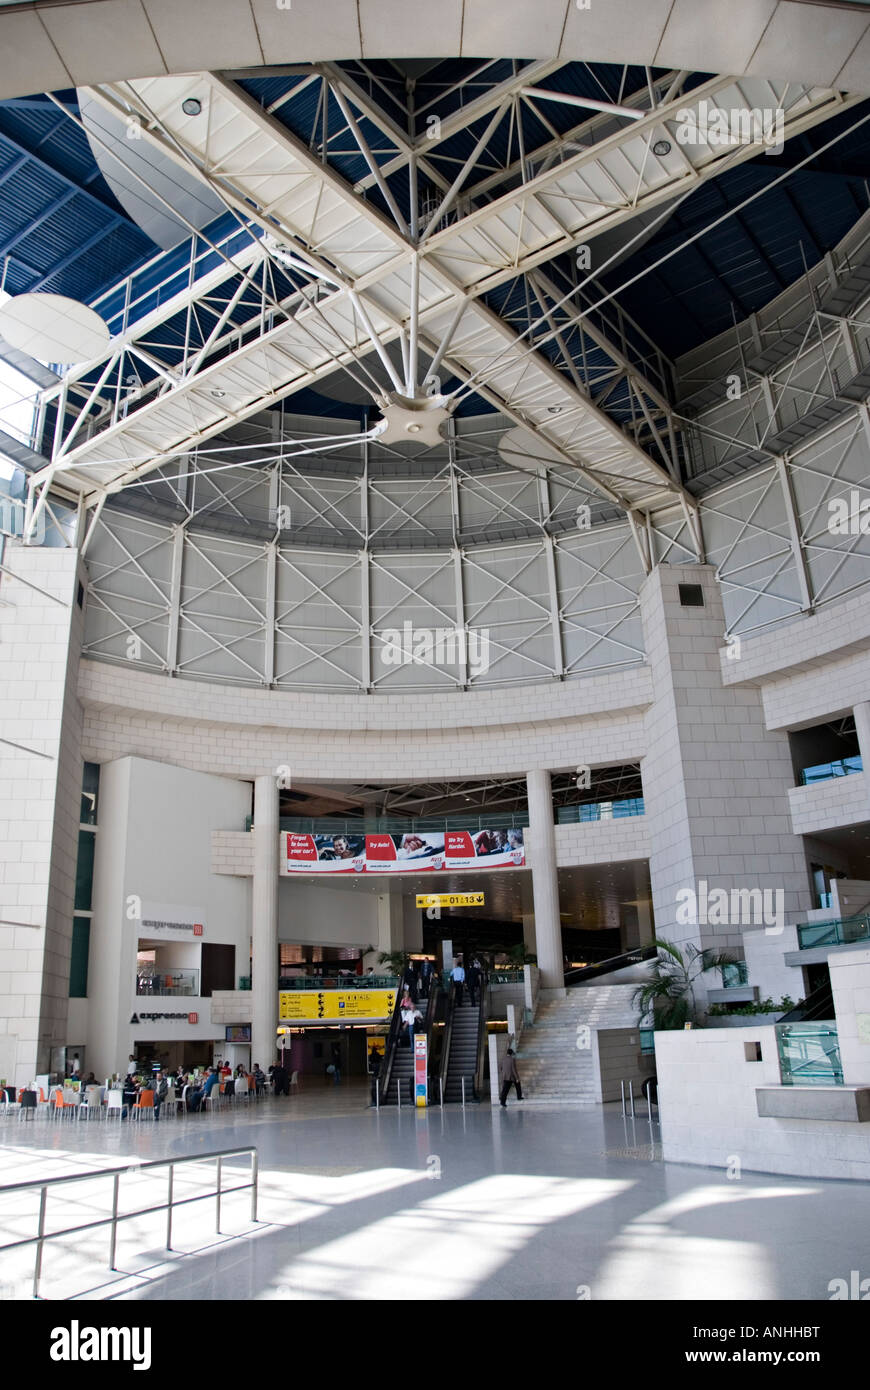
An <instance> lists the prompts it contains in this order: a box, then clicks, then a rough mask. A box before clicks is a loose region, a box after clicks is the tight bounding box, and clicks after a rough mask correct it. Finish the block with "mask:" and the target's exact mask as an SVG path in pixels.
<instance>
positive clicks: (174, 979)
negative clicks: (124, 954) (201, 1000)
mask: <svg viewBox="0 0 870 1390" xmlns="http://www.w3.org/2000/svg"><path fill="white" fill-rule="evenodd" d="M136 993H137V995H140V996H146V997H147V996H151V995H160V994H174V995H179V994H196V995H198V994H199V971H198V970H174V969H171V968H170V967H165V968H163V969H161V968H160V967H159V966H156V965H155V966H151V967H149V969H147V970H139V971H138V972H137V974H136Z"/></svg>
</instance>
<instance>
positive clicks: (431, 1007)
mask: <svg viewBox="0 0 870 1390" xmlns="http://www.w3.org/2000/svg"><path fill="white" fill-rule="evenodd" d="M440 998H441V986H440V983H439V981H438V980H437V979H436V978H435V977H434V976H433V978H432V981H431V984H430V986H429V998H428V1000H426V999H421V1000H419V1002H418V1003H417V1004H416V1006H415V1007H416V1008H418V1009H419V1010H420V1013H421V1014H423V1019H422V1022H419V1023H418V1024H417V1029H416V1034H417V1036H420V1035H421V1034H423V1033H425V1034H426V1038H427V1041H428V1043H429V1048H430V1049H431V1038H432V1025H433V1022H434V1020H435V1017H436V1014H437V1012H438V1004H439V999H440ZM421 1006H422V1007H421ZM403 1033H404V1029H403V1026H402V991H401V990H400V991H399V992H398V994H397V997H396V1007H395V1009H394V1010H393V1017H392V1021H391V1023H390V1031H389V1034H388V1035H387V1045H386V1048H385V1050H384V1064H383V1066H382V1068H381V1075H380V1078H379V1090H380V1103H381V1105H398V1104H399V1103H400V1101H401V1104H402V1105H413V1104H414V1049H413V1047H404V1046H403V1045H402V1042H403V1036H402V1035H403Z"/></svg>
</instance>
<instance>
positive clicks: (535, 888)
mask: <svg viewBox="0 0 870 1390" xmlns="http://www.w3.org/2000/svg"><path fill="white" fill-rule="evenodd" d="M526 783H527V786H528V794H529V830H530V831H531V840H532V846H531V849H532V856H531V857H532V896H533V900H534V905H535V938H536V941H537V956H538V969H539V970H540V972H541V987H542V989H564V987H565V971H564V968H563V956H562V924H561V921H560V918H559V879H558V874H557V872H556V833H555V827H554V824H553V794H552V790H551V787H550V774H549V772H542V771H536V772H529V773H527V774H526Z"/></svg>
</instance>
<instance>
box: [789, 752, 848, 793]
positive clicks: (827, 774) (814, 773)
mask: <svg viewBox="0 0 870 1390" xmlns="http://www.w3.org/2000/svg"><path fill="white" fill-rule="evenodd" d="M863 771H864V764H863V763H862V761H861V757H860V755H856V756H855V757H853V758H836V759H835V760H834V761H833V762H830V763H817V764H816V765H815V766H814V767H805V768H802V769H801V781H800V784H801V786H802V787H813V786H815V784H816V782H829V781H830V780H831V778H832V777H850V776H851V775H852V773H854V772H863Z"/></svg>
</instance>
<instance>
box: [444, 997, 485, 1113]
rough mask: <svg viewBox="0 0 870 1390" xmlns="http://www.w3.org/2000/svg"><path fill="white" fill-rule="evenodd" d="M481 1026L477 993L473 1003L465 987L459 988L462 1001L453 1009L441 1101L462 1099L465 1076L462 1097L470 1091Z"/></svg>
mask: <svg viewBox="0 0 870 1390" xmlns="http://www.w3.org/2000/svg"><path fill="white" fill-rule="evenodd" d="M479 1026H480V996H479V994H478V1002H477V1003H476V1004H475V1005H474V1006H473V1007H472V1005H471V1004H470V1003H469V999H468V991H467V990H463V992H462V1004H461V1006H460V1007H459V1008H454V1010H453V1031H452V1033H451V1035H450V1057H449V1059H448V1062H447V1080H446V1081H445V1083H444V1103H445V1104H448V1103H450V1102H453V1101H458V1102H460V1103H461V1101H462V1078H463V1076H464V1077H465V1099H466V1101H470V1100H471V1099H472V1095H473V1087H474V1073H475V1072H476V1071H477V1030H478V1027H479Z"/></svg>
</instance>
